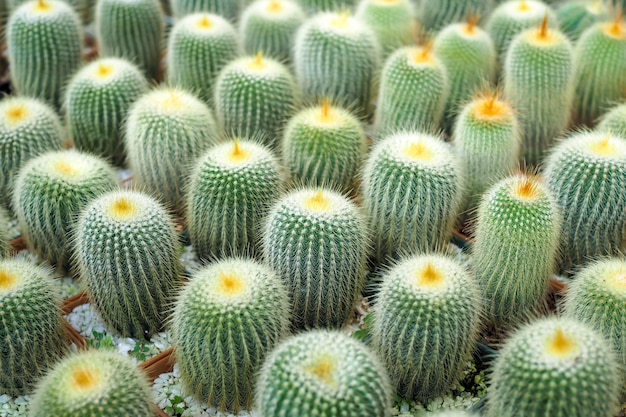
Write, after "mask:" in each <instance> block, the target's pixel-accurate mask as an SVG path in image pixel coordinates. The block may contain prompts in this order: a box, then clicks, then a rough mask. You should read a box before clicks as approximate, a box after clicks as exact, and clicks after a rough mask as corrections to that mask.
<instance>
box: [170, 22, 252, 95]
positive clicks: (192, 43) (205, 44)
mask: <svg viewBox="0 0 626 417" xmlns="http://www.w3.org/2000/svg"><path fill="white" fill-rule="evenodd" d="M239 49H240V46H239V38H238V36H237V32H236V31H235V28H234V27H233V26H232V25H231V24H230V23H228V21H227V20H225V19H224V18H223V17H221V16H218V15H214V14H209V13H197V14H193V15H190V16H186V17H184V18H182V19H181V20H179V21H178V22H177V23H176V24H175V25H174V27H173V28H172V32H171V34H170V37H169V47H168V54H167V80H168V83H169V84H171V85H174V86H178V87H181V88H184V89H186V90H188V91H193V92H194V93H195V94H196V95H197V96H198V97H200V98H201V99H202V100H203V101H205V102H206V103H207V104H212V101H213V87H214V85H215V80H216V79H217V76H218V74H219V72H220V71H221V70H222V68H224V67H225V66H226V64H227V63H228V62H230V61H232V60H233V59H235V58H236V57H237V56H238V55H239Z"/></svg>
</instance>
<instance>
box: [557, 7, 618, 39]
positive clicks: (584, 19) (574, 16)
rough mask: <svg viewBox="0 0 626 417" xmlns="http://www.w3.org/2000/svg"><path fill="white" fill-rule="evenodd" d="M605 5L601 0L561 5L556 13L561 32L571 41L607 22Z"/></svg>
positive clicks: (607, 14)
mask: <svg viewBox="0 0 626 417" xmlns="http://www.w3.org/2000/svg"><path fill="white" fill-rule="evenodd" d="M608 12H609V11H608V7H607V4H605V2H604V1H602V0H591V1H590V0H585V1H571V2H567V3H563V4H562V5H561V6H560V7H559V8H558V10H557V11H556V18H557V19H558V21H559V24H560V25H561V30H562V31H563V33H565V34H566V35H567V36H569V37H570V39H572V40H573V41H576V40H578V38H580V35H581V34H582V33H583V32H584V31H585V30H586V29H587V28H589V27H590V26H593V25H594V24H596V23H598V22H601V21H604V20H608V19H609V13H608Z"/></svg>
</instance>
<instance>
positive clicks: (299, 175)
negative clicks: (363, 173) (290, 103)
mask: <svg viewBox="0 0 626 417" xmlns="http://www.w3.org/2000/svg"><path fill="white" fill-rule="evenodd" d="M366 148H367V144H366V138H365V132H364V131H363V127H362V126H361V123H360V122H359V120H358V119H357V118H356V117H355V116H353V115H352V114H351V113H350V112H348V111H347V110H344V109H342V108H341V107H336V106H332V105H330V104H329V102H328V101H327V100H325V101H323V103H322V104H321V105H320V106H314V107H310V108H308V109H305V110H302V111H301V112H300V113H298V114H297V115H295V116H294V117H293V118H292V119H291V120H290V121H289V123H288V124H287V127H286V129H285V135H284V137H283V152H282V154H283V159H284V161H285V165H286V166H287V168H288V169H289V173H290V174H291V180H292V181H293V182H295V183H301V184H307V185H312V186H323V185H329V186H331V187H337V188H338V189H341V190H346V191H347V190H349V189H351V188H352V187H353V185H354V179H355V176H356V174H357V172H358V171H359V169H360V167H361V162H362V160H363V159H364V157H365V151H366Z"/></svg>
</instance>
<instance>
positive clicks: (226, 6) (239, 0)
mask: <svg viewBox="0 0 626 417" xmlns="http://www.w3.org/2000/svg"><path fill="white" fill-rule="evenodd" d="M244 3H245V1H243V0H171V1H170V4H171V7H172V12H173V14H174V16H175V17H177V18H179V19H180V18H183V17H185V16H186V15H189V14H194V13H212V14H216V15H219V16H222V17H223V18H224V19H226V20H229V21H230V22H235V21H236V20H237V18H238V17H239V14H240V13H241V10H242V9H243V7H244Z"/></svg>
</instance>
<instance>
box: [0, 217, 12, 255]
mask: <svg viewBox="0 0 626 417" xmlns="http://www.w3.org/2000/svg"><path fill="white" fill-rule="evenodd" d="M8 229H9V215H8V214H7V212H6V210H5V209H4V208H2V206H0V259H2V258H4V257H5V256H7V255H9V250H10V248H11V242H10V240H9V230H8Z"/></svg>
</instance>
